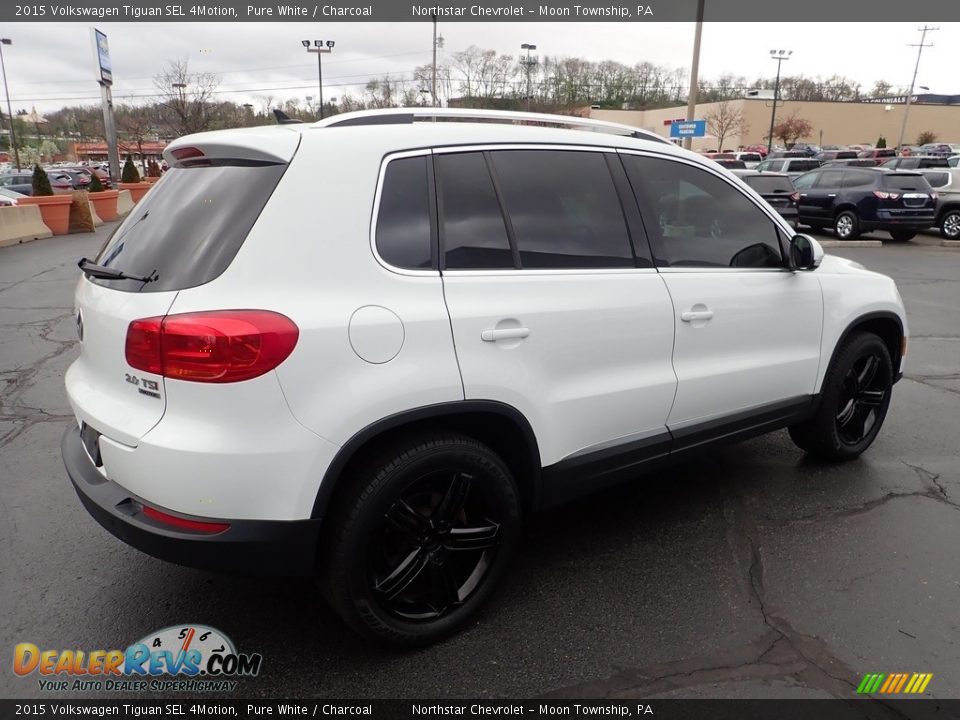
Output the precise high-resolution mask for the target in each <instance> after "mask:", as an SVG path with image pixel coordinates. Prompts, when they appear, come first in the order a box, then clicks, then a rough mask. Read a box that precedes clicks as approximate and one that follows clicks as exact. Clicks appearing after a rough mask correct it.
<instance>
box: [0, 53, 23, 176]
mask: <svg viewBox="0 0 960 720" xmlns="http://www.w3.org/2000/svg"><path fill="white" fill-rule="evenodd" d="M4 45H13V40H11V39H10V38H0V68H2V69H3V92H4V94H5V95H6V96H7V118H8V119H9V120H10V147H11V148H13V156H14V157H15V158H16V159H17V170H19V169H20V151H19V150H18V149H17V135H16V133H15V132H14V130H13V110H11V109H10V90H9V89H8V88H7V66H6V65H5V64H4V62H3V46H4Z"/></svg>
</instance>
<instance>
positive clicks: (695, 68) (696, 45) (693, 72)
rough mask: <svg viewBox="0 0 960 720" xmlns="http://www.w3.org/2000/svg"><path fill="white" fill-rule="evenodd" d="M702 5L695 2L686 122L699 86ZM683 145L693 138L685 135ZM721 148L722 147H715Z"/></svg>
mask: <svg viewBox="0 0 960 720" xmlns="http://www.w3.org/2000/svg"><path fill="white" fill-rule="evenodd" d="M703 6H704V0H698V2H697V26H696V30H694V33H693V61H692V62H691V63H690V92H689V93H688V95H687V122H692V121H693V119H694V115H696V113H697V99H698V98H697V95H698V94H699V91H700V88H699V84H700V38H701V36H702V35H703ZM683 146H684V147H685V148H686V149H687V150H689V149H690V148H691V147H693V138H689V137H685V138H684V139H683ZM717 150H723V148H717Z"/></svg>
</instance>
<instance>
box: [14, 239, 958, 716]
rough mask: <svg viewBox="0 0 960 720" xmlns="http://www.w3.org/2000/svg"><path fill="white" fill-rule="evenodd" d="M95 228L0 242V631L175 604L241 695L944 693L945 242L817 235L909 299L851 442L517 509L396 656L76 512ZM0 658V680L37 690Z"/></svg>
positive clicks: (783, 440) (952, 675)
mask: <svg viewBox="0 0 960 720" xmlns="http://www.w3.org/2000/svg"><path fill="white" fill-rule="evenodd" d="M109 230H110V227H107V228H106V229H102V230H101V231H99V232H98V233H96V234H94V235H73V236H67V237H63V238H52V239H50V240H44V241H39V242H34V243H30V244H25V245H20V246H15V247H8V248H2V249H0V608H3V610H4V611H3V612H2V613H0V650H2V652H10V651H11V650H12V646H13V645H14V644H15V643H17V642H24V641H29V642H33V643H36V644H38V645H40V646H41V647H46V648H61V649H63V648H83V649H103V648H123V647H126V645H127V644H129V643H131V642H134V641H135V640H137V639H138V638H140V637H142V636H144V635H146V634H147V633H148V632H150V631H152V630H155V629H159V628H162V627H166V626H168V625H173V624H181V623H188V622H196V623H204V624H208V625H212V626H214V627H217V628H219V629H221V630H223V631H224V632H225V633H226V634H227V635H229V636H230V637H231V638H232V639H233V640H234V642H235V643H236V645H237V646H238V648H239V649H240V650H241V651H248V652H260V653H262V654H263V656H264V665H263V671H262V672H261V675H260V676H259V677H257V678H255V679H247V680H244V681H242V682H241V687H240V689H239V690H238V691H237V696H238V697H257V696H263V697H271V696H304V697H307V696H323V697H331V698H332V697H343V698H350V697H352V698H366V697H371V698H372V697H430V698H453V697H492V698H501V697H537V696H549V697H556V698H574V697H577V698H583V697H597V698H627V697H643V698H657V697H660V698H665V697H682V698H703V697H741V698H770V697H788V698H791V697H796V698H800V697H803V698H825V697H846V698H849V697H852V696H853V695H854V691H855V688H856V686H857V684H858V683H859V680H860V678H862V676H863V675H864V674H865V673H867V672H932V673H933V674H934V678H933V681H932V682H931V683H930V685H929V687H928V688H927V694H928V695H931V696H935V697H941V698H943V697H960V673H958V669H960V613H958V612H957V607H958V606H960V562H958V561H957V558H958V557H960V515H958V513H957V511H958V510H960V459H958V452H957V447H958V430H960V363H958V358H960V352H958V351H960V313H958V312H957V306H958V305H960V251H956V250H948V249H944V248H940V247H939V246H938V245H937V244H935V242H933V241H932V239H931V238H924V239H918V240H916V241H914V242H911V243H902V244H900V243H887V244H886V245H885V246H884V247H883V248H865V249H849V250H842V251H839V250H837V249H835V248H831V249H830V250H829V251H830V252H837V253H838V254H842V255H844V256H847V257H851V258H853V259H856V260H858V261H859V262H861V263H863V264H864V265H866V266H867V267H869V268H872V269H876V270H879V271H881V272H885V273H887V274H890V275H893V276H894V277H895V278H896V279H897V281H898V285H899V287H900V291H901V294H902V295H903V297H904V302H905V303H906V306H907V311H908V315H909V319H910V329H911V334H912V338H911V341H910V350H909V355H908V364H907V368H906V376H905V378H904V380H903V381H902V382H901V383H899V384H898V385H897V386H896V388H895V390H894V398H893V403H892V405H891V410H890V414H889V416H888V418H887V421H886V424H885V426H884V428H883V430H882V432H881V434H880V436H879V438H878V440H877V442H876V443H875V444H874V446H873V448H871V449H870V450H869V451H868V452H867V453H866V454H865V455H864V456H863V457H862V458H860V459H859V460H856V461H854V462H851V463H847V464H843V465H830V464H825V463H821V462H818V461H814V460H812V459H809V458H806V457H804V456H803V455H802V454H801V453H800V452H799V451H798V450H797V449H796V448H795V447H794V446H793V445H792V443H791V442H790V439H789V437H788V436H787V434H786V433H785V432H778V433H774V434H771V435H768V436H765V437H761V438H758V439H755V440H752V441H749V442H746V443H743V444H740V445H737V446H734V447H730V448H726V449H724V450H720V451H716V452H712V453H710V454H708V455H705V456H702V457H700V458H698V459H695V460H693V461H691V462H688V463H686V464H684V465H680V466H678V467H675V468H672V469H669V470H666V471H663V472H659V473H656V474H654V475H650V476H647V477H646V478H645V479H644V480H642V481H640V482H638V483H636V484H633V485H630V486H626V487H622V488H618V489H615V490H612V491H609V492H606V493H603V494H601V495H598V496H595V497H592V498H589V499H587V500H585V501H582V502H580V503H578V504H576V505H573V506H569V507H564V508H559V509H557V510H555V511H553V512H551V513H549V514H545V515H542V516H539V517H536V518H533V519H532V520H531V521H530V523H529V524H528V527H527V530H526V539H525V542H524V545H523V548H522V550H521V553H520V555H519V557H518V558H517V561H516V562H515V563H514V565H513V567H512V569H511V571H510V572H509V574H508V576H507V577H506V578H505V582H504V584H503V586H502V588H501V590H500V591H499V592H498V593H497V594H496V596H495V597H494V598H493V601H492V602H491V603H490V605H489V606H488V608H487V609H486V610H485V611H484V612H483V613H482V614H481V615H479V616H478V617H477V619H476V621H475V623H474V624H473V625H472V626H471V627H469V628H467V629H466V631H465V632H463V633H461V634H460V635H458V636H457V637H454V638H452V639H450V640H448V641H447V642H444V643H442V644H440V645H438V646H435V647H432V648H427V649H424V650H420V651H416V652H409V653H395V652H384V651H382V650H380V649H377V648H375V647H371V646H368V645H365V644H363V643H360V642H358V641H357V640H356V639H355V638H354V636H353V635H351V634H350V633H349V632H348V631H346V630H345V629H343V628H342V627H341V626H340V625H339V624H338V623H337V622H336V620H335V619H334V618H333V616H332V614H331V613H330V612H329V611H328V610H327V609H326V608H325V607H324V606H323V604H322V603H321V601H320V599H319V596H318V593H317V592H316V591H315V590H314V588H313V587H312V585H311V584H310V583H309V582H295V581H280V580H264V579H247V578H237V577H225V576H220V575H216V574H212V573H206V572H202V571H198V570H191V569H187V568H180V567H176V566H173V565H168V564H166V563H164V562H162V561H159V560H155V559H153V558H151V557H148V556H146V555H143V554H141V553H139V552H137V551H136V550H133V549H131V548H129V547H127V546H125V545H123V544H122V543H121V542H120V541H118V540H115V539H114V538H113V537H112V536H110V535H109V534H108V533H107V532H106V531H104V530H102V529H101V528H100V527H99V525H97V524H96V523H95V522H94V521H93V520H92V519H91V518H90V517H89V516H88V515H87V514H86V512H85V511H84V510H83V509H82V507H81V506H80V503H79V501H78V500H77V498H76V496H75V494H74V493H73V491H72V489H71V488H70V486H69V481H68V480H67V478H66V475H65V473H64V471H63V469H62V465H61V461H60V455H59V440H60V436H61V434H62V432H63V429H64V427H65V426H66V424H67V423H68V422H70V421H71V416H70V410H69V407H68V405H67V402H66V397H65V395H64V391H63V373H64V372H65V370H66V368H67V366H68V365H69V363H70V362H71V361H72V359H73V358H74V357H75V355H76V346H75V338H76V333H75V328H74V320H73V313H72V293H73V285H74V283H75V280H76V277H77V274H78V271H77V270H76V267H75V263H76V261H77V259H78V258H79V257H80V256H82V255H91V254H93V253H95V252H96V249H97V248H98V247H99V246H100V244H101V243H102V242H103V239H104V238H105V233H106V232H108V231H109ZM0 667H2V670H0V694H2V696H4V697H32V696H41V695H43V693H41V691H40V690H39V688H38V686H37V683H36V679H35V678H33V679H21V678H16V677H14V676H13V674H12V672H11V666H10V663H9V662H8V663H4V664H2V665H0ZM890 713H891V715H890V716H891V717H895V716H896V714H895V713H894V711H893V710H891V711H890Z"/></svg>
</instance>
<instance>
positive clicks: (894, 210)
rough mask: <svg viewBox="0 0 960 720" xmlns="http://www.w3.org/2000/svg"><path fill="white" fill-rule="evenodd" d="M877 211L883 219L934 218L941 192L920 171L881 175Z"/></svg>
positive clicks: (876, 192) (877, 191) (875, 193)
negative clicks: (937, 192) (934, 188)
mask: <svg viewBox="0 0 960 720" xmlns="http://www.w3.org/2000/svg"><path fill="white" fill-rule="evenodd" d="M879 186H880V187H879V189H877V190H875V191H874V195H876V196H877V197H878V198H879V203H878V204H877V213H878V215H879V217H880V218H881V219H891V220H912V219H914V218H917V219H927V218H930V219H932V218H933V214H934V211H935V210H936V207H937V194H936V192H934V190H933V188H931V187H930V183H928V182H927V179H926V178H925V177H924V176H923V175H921V174H919V173H906V172H891V173H884V174H883V175H882V176H881V179H880V183H879Z"/></svg>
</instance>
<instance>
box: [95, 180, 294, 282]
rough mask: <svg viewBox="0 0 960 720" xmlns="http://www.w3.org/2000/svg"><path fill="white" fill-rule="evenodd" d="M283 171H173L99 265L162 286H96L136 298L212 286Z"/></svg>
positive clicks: (145, 200) (148, 196) (117, 234)
mask: <svg viewBox="0 0 960 720" xmlns="http://www.w3.org/2000/svg"><path fill="white" fill-rule="evenodd" d="M286 167H287V166H286V165H283V164H262V165H261V164H250V163H246V164H244V165H239V164H236V165H233V164H226V163H218V164H215V165H205V166H196V167H190V168H172V169H170V170H168V171H167V173H166V174H165V175H164V177H163V179H162V180H161V181H160V182H158V183H157V184H156V186H154V187H153V188H152V189H151V190H150V192H148V193H147V194H146V195H145V196H144V198H143V200H141V201H140V202H139V203H137V205H136V206H134V208H133V211H132V212H131V213H130V214H129V215H128V216H127V219H126V220H125V221H124V222H123V223H122V224H121V225H120V227H118V228H117V230H116V231H115V232H114V234H113V235H112V236H111V237H110V239H109V240H108V241H107V243H106V245H104V247H103V249H102V250H101V251H100V254H99V255H98V256H97V260H96V262H97V264H99V265H106V266H107V267H111V268H116V269H117V270H122V271H123V272H125V273H129V274H132V275H153V274H155V275H156V276H157V279H156V280H155V281H153V282H149V283H142V282H138V281H136V280H104V279H91V281H92V282H95V283H97V284H98V285H104V286H106V287H110V288H114V289H116V290H127V291H131V292H165V291H168V290H183V289H185V288H191V287H196V286H197V285H203V284H204V283H208V282H210V281H211V280H213V279H214V278H216V277H217V276H219V275H220V274H221V273H222V272H223V271H224V270H226V269H227V267H228V266H229V265H230V263H231V262H232V261H233V258H234V257H235V256H236V254H237V251H239V250H240V247H241V245H243V242H244V240H246V237H247V233H249V232H250V229H251V228H252V227H253V224H254V223H255V222H256V221H257V218H258V217H259V216H260V212H261V210H263V207H264V205H266V204H267V200H268V199H269V198H270V195H272V194H273V191H274V189H275V188H276V187H277V183H279V182H280V178H281V176H282V175H283V172H284V170H286Z"/></svg>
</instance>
